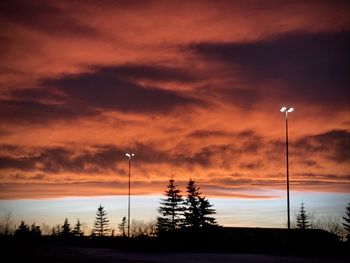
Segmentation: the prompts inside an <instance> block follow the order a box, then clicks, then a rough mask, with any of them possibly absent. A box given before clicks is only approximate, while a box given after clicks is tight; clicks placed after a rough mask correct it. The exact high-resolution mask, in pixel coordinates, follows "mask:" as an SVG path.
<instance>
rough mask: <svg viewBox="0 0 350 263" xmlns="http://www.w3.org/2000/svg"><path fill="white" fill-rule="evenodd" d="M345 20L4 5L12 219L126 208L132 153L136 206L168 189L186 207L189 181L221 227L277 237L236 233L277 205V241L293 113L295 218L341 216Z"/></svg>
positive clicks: (315, 6)
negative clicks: (252, 215) (247, 212)
mask: <svg viewBox="0 0 350 263" xmlns="http://www.w3.org/2000/svg"><path fill="white" fill-rule="evenodd" d="M349 10H350V4H349V1H297V0H294V1H289V0H283V1H280V0H275V1H273V0H269V1H257V0H256V1H253V0H248V1H242V0H237V1H236V0H233V1H205V0H202V1H171V0H169V1H148V0H143V1H139V0H135V1H117V0H116V1H112V0H102V1H89V0H88V1H68V0H63V1H44V0H33V1H22V0H11V1H8V0H4V1H1V3H0V25H1V31H0V58H1V59H0V176H1V177H0V178H1V181H0V208H2V209H6V210H9V211H14V216H15V218H17V219H19V218H20V217H21V216H23V215H22V214H21V213H20V212H18V213H17V212H16V211H19V210H20V209H19V210H18V207H21V205H22V206H23V205H24V204H25V206H26V207H27V208H31V207H32V208H34V207H35V206H36V204H37V203H36V202H51V203H50V204H51V205H48V207H49V208H50V207H52V210H50V209H49V208H48V209H47V210H45V213H54V212H53V211H54V210H55V209H58V208H57V205H56V204H57V202H59V203H60V204H63V203H65V202H68V201H65V200H70V202H71V203H74V204H77V205H82V206H83V205H87V204H86V202H85V201H81V200H96V202H97V203H98V204H99V203H108V202H109V201H108V200H110V198H111V196H113V198H116V200H119V198H122V199H123V198H124V199H125V195H126V194H127V185H128V160H127V159H126V157H125V153H126V152H133V153H135V158H133V159H132V164H131V170H132V194H133V195H135V198H136V196H138V198H141V200H142V198H144V199H145V200H149V206H150V207H152V209H153V210H152V211H156V206H157V203H156V202H154V201H152V200H154V199H155V198H156V199H157V198H158V197H160V196H161V195H162V193H163V192H164V190H165V188H166V185H167V181H168V180H169V178H171V177H173V178H174V179H175V181H176V182H177V183H178V185H179V187H180V188H181V189H183V191H184V189H185V185H186V182H187V181H188V180H189V179H190V178H192V179H193V180H195V181H196V182H197V184H198V186H199V187H200V188H201V191H202V193H203V194H204V195H205V196H207V197H208V198H210V199H211V200H214V201H213V202H214V203H215V204H217V206H219V208H218V210H219V211H221V212H220V213H218V217H219V218H222V221H221V222H223V224H224V225H235V224H236V225H242V222H251V224H253V225H254V226H267V225H268V226H271V223H269V224H265V223H261V222H260V221H259V222H258V221H249V220H248V216H247V217H242V218H240V220H236V221H235V222H233V221H232V220H231V219H232V216H231V215H232V212H233V211H232V210H233V208H234V210H235V211H237V210H238V211H243V210H244V209H247V208H246V207H245V206H246V204H247V203H249V204H251V205H252V209H253V207H254V205H256V204H260V205H259V209H261V210H259V211H269V207H271V206H273V205H275V204H278V209H280V210H279V211H280V212H279V214H278V216H277V215H276V216H275V217H274V218H272V219H271V220H272V221H273V222H274V223H273V224H272V226H282V225H283V224H284V222H285V211H284V210H285V202H286V200H285V195H286V193H285V189H286V174H285V173H286V172H285V170H286V168H285V165H286V162H285V115H284V114H282V113H281V112H280V111H279V109H280V108H281V106H283V105H290V106H293V107H294V108H295V111H294V112H292V113H291V114H290V115H289V116H288V121H289V129H288V131H289V164H290V180H291V182H290V184H291V192H292V195H293V194H294V197H293V196H292V198H295V203H293V207H292V208H293V209H297V208H298V206H299V205H300V202H302V201H304V202H305V203H306V204H305V205H306V207H308V204H307V202H306V200H310V201H309V203H310V204H309V207H311V209H316V208H317V209H318V208H319V207H322V205H323V204H328V205H329V204H333V205H334V206H335V207H336V208H337V213H341V211H344V209H345V206H346V203H347V202H348V201H347V200H350V196H349V195H350V165H349V159H350V154H349V149H350V147H349V146H350V143H349V130H350V102H349V97H350V96H349V95H350V94H349V86H350V85H349V84H350V75H349V74H348V73H349V72H350V51H349V48H348V47H349V46H350V37H349V30H350V28H349V25H350V11H349ZM183 194H185V193H184V192H183ZM338 197H340V198H338ZM113 198H112V199H113ZM124 199H123V200H124ZM136 199H137V198H136ZM136 199H135V200H136ZM79 200H80V201H79ZM317 200H319V201H318V202H317ZM340 200H341V201H340ZM78 201H79V202H78ZM28 202H29V203H28ZM98 204H97V205H98ZM222 204H224V206H225V209H222V210H220V209H221V208H220V205H222ZM97 205H95V206H94V207H90V208H89V209H90V211H95V210H96V207H97ZM60 207H61V208H60V209H61V210H59V211H60V215H61V216H60V218H58V217H57V220H60V221H63V220H62V218H64V214H69V211H68V210H65V209H64V208H65V206H62V205H61V206H60ZM66 207H67V206H66ZM145 207H146V206H143V207H142V206H141V207H140V210H139V211H138V213H139V214H138V215H139V217H142V215H144V214H145V213H146V214H147V212H146V210H147V209H146V208H145ZM124 208H125V207H124ZM111 209H112V208H111ZM113 209H117V207H114V208H113ZM230 209H231V210H230ZM240 209H241V210H240ZM225 211H226V212H225ZM322 211H323V210H322ZM322 211H321V213H322ZM324 211H327V212H329V213H332V212H331V211H330V210H324ZM324 211H323V212H324ZM121 214H122V212H121ZM233 214H234V213H233ZM260 214H261V213H260ZM265 214H267V213H265ZM29 215H31V217H30V218H32V217H34V216H35V217H36V218H37V217H38V216H39V219H37V221H44V220H43V219H45V217H44V216H43V212H40V211H37V210H36V209H33V210H29V211H28V213H27V216H28V217H29ZM40 215H42V217H40ZM263 215H264V213H262V214H261V216H262V217H263ZM122 216H123V215H119V217H122ZM155 216H156V213H155V214H154V217H155ZM230 216H231V217H230ZM267 216H268V215H266V217H267ZM92 217H93V216H92ZM40 218H41V219H40ZM223 218H226V219H225V220H226V221H225V220H224V219H223ZM227 218H228V219H227ZM230 218H231V219H230ZM47 220H48V221H52V220H53V219H52V218H51V219H47ZM91 220H92V219H91ZM230 220H231V221H230ZM283 220H284V221H283ZM282 221H283V223H281V222H282Z"/></svg>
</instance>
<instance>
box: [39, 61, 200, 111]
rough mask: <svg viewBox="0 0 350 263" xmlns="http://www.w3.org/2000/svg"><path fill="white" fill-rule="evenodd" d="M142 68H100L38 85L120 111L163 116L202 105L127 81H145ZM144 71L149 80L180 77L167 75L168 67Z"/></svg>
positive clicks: (175, 74) (179, 95)
mask: <svg viewBox="0 0 350 263" xmlns="http://www.w3.org/2000/svg"><path fill="white" fill-rule="evenodd" d="M144 69H145V67H144V66H143V67H141V68H140V67H136V66H132V67H124V68H120V67H108V68H107V67H104V68H98V69H96V71H94V72H92V73H84V74H80V75H67V76H63V77H61V78H59V79H47V80H44V81H42V85H44V86H46V87H55V88H57V89H59V90H61V91H62V92H63V93H64V94H65V95H66V96H69V97H70V98H74V99H75V100H77V101H79V102H81V103H85V104H87V105H90V106H95V107H99V108H107V109H113V110H118V111H123V112H137V113H158V114H164V113H167V112H169V111H171V110H173V109H174V108H176V107H178V106H193V105H203V104H204V102H203V101H200V100H198V99H196V98H193V97H190V96H188V95H185V94H180V93H179V92H176V91H170V90H165V89H160V88H156V87H144V86H142V85H140V84H138V83H136V82H132V81H130V80H129V79H128V78H129V77H131V76H133V74H134V75H136V76H138V77H145V78H146V75H147V71H145V72H143V73H142V72H141V71H142V70H144ZM148 71H149V73H150V75H149V77H150V78H153V77H156V76H158V79H160V80H165V79H173V78H175V76H177V75H178V74H180V73H176V72H175V73H173V75H172V76H170V75H171V74H170V73H169V72H170V70H169V69H168V68H167V69H166V70H163V71H162V70H160V71H159V72H158V73H156V71H157V70H156V68H155V67H150V68H149V69H148ZM164 72H166V73H165V74H164ZM181 74H182V73H181ZM181 74H180V75H181Z"/></svg>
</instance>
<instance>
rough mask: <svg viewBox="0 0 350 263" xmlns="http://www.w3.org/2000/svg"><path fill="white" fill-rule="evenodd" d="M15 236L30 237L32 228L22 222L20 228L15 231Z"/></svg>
mask: <svg viewBox="0 0 350 263" xmlns="http://www.w3.org/2000/svg"><path fill="white" fill-rule="evenodd" d="M15 236H19V237H28V236H30V228H29V226H28V225H27V224H26V223H25V222H24V221H21V224H20V225H19V226H18V228H17V230H16V231H15Z"/></svg>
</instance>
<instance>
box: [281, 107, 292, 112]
mask: <svg viewBox="0 0 350 263" xmlns="http://www.w3.org/2000/svg"><path fill="white" fill-rule="evenodd" d="M292 111H294V108H293V107H286V106H283V107H282V108H281V109H280V112H288V113H290V112H292Z"/></svg>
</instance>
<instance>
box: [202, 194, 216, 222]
mask: <svg viewBox="0 0 350 263" xmlns="http://www.w3.org/2000/svg"><path fill="white" fill-rule="evenodd" d="M199 202H200V205H199V208H200V225H201V226H202V227H208V226H216V225H217V223H216V219H215V218H214V217H211V216H210V215H215V213H216V212H215V210H214V209H213V208H212V206H213V205H211V204H210V203H209V201H208V199H206V198H205V197H200V199H199Z"/></svg>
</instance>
